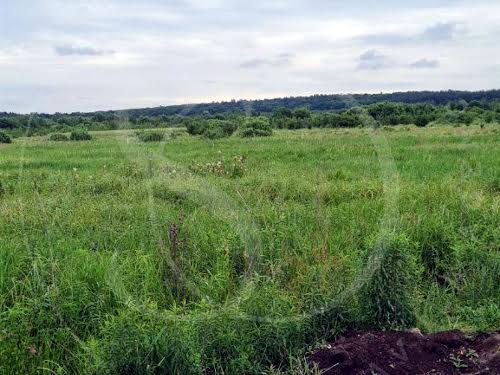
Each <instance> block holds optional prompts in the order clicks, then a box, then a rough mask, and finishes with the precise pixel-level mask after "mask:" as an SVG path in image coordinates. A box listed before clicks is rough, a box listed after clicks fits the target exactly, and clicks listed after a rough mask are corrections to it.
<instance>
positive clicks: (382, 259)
mask: <svg viewBox="0 0 500 375" xmlns="http://www.w3.org/2000/svg"><path fill="white" fill-rule="evenodd" d="M372 253H373V255H372V256H371V258H370V260H369V263H368V267H367V270H368V277H367V279H366V280H365V283H364V284H363V286H362V288H361V290H360V294H359V303H360V309H361V315H362V320H363V322H364V323H365V324H366V325H367V326H369V327H370V328H376V329H403V328H408V327H414V326H415V324H416V317H415V314H414V312H413V306H412V287H414V283H415V281H416V277H414V276H415V273H416V272H415V269H416V267H414V265H413V264H412V261H411V259H410V256H409V244H408V242H407V240H406V239H405V238H403V237H395V238H386V239H383V240H382V241H380V242H379V243H378V244H377V245H376V247H375V248H373V249H372Z"/></svg>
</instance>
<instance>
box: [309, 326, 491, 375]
mask: <svg viewBox="0 0 500 375" xmlns="http://www.w3.org/2000/svg"><path fill="white" fill-rule="evenodd" d="M308 360H309V363H311V364H313V363H315V364H316V365H317V366H318V368H319V369H320V370H321V371H322V372H321V373H322V374H325V375H337V374H345V375H347V374H353V375H354V374H356V375H358V374H359V375H361V374H369V375H374V374H379V375H388V374H389V375H393V374H422V375H423V374H429V375H430V374H432V375H438V374H441V375H445V374H470V375H472V374H495V375H499V374H500V333H499V332H497V333H491V334H486V333H481V334H476V335H473V336H468V335H466V334H464V333H462V332H460V331H449V332H441V333H435V334H431V335H422V334H421V333H420V331H419V330H418V329H414V330H411V331H405V332H378V331H363V332H361V331H356V332H350V333H348V334H346V335H344V336H343V337H341V338H339V339H338V340H337V341H335V342H333V343H332V344H330V345H326V346H324V347H322V348H320V349H318V350H316V351H314V352H313V353H312V354H310V355H309V357H308Z"/></svg>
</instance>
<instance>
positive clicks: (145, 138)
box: [137, 131, 165, 142]
mask: <svg viewBox="0 0 500 375" xmlns="http://www.w3.org/2000/svg"><path fill="white" fill-rule="evenodd" d="M164 137H165V134H164V133H161V132H158V131H144V132H138V133H137V138H139V140H140V141H141V142H160V141H162V140H163V138H164Z"/></svg>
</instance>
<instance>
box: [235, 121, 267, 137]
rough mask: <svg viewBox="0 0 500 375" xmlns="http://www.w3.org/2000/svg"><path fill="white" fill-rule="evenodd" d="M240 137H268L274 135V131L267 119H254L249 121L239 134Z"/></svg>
mask: <svg viewBox="0 0 500 375" xmlns="http://www.w3.org/2000/svg"><path fill="white" fill-rule="evenodd" d="M238 134H239V136H240V137H243V138H246V137H268V136H270V135H272V134H273V129H272V128H271V124H270V123H269V120H268V119H266V118H252V119H249V120H247V121H246V122H245V123H244V124H243V125H242V127H241V128H240V130H239V132H238Z"/></svg>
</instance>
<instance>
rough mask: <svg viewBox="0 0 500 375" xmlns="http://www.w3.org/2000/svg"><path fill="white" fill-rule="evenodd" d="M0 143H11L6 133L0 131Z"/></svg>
mask: <svg viewBox="0 0 500 375" xmlns="http://www.w3.org/2000/svg"><path fill="white" fill-rule="evenodd" d="M0 143H12V139H10V137H9V135H8V134H5V133H4V132H0Z"/></svg>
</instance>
